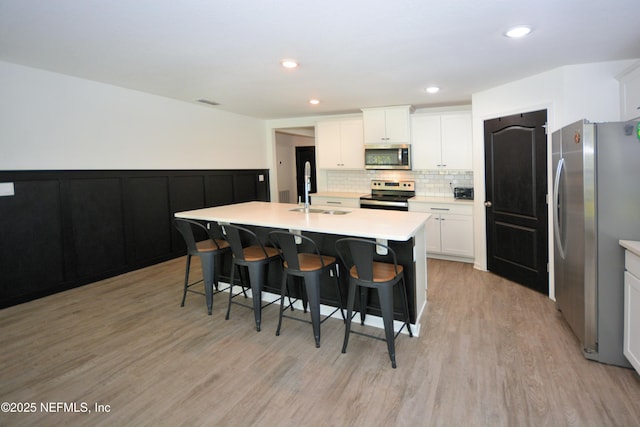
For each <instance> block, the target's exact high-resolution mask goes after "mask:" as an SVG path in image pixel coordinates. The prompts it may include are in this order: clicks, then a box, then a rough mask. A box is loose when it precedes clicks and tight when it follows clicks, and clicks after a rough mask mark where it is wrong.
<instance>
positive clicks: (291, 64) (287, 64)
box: [280, 59, 298, 68]
mask: <svg viewBox="0 0 640 427" xmlns="http://www.w3.org/2000/svg"><path fill="white" fill-rule="evenodd" d="M280 64H282V66H283V67H284V68H296V67H297V66H298V63H297V62H296V61H295V60H293V59H283V60H282V61H280Z"/></svg>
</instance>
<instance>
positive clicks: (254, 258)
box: [222, 224, 280, 332]
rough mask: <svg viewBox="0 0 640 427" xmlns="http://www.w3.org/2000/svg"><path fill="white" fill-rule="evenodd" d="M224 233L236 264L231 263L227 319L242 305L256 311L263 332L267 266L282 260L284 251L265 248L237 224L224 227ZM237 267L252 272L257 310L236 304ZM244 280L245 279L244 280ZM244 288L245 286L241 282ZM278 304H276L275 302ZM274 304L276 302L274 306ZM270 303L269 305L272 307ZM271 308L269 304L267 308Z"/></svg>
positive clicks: (251, 282) (251, 234)
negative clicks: (235, 307) (235, 280)
mask: <svg viewBox="0 0 640 427" xmlns="http://www.w3.org/2000/svg"><path fill="white" fill-rule="evenodd" d="M222 229H223V232H224V234H225V237H226V239H227V241H228V242H229V244H230V245H231V251H232V252H233V261H232V263H231V280H230V284H229V286H230V288H229V305H228V307H227V315H226V317H225V318H226V319H227V320H228V319H229V313H230V311H231V304H237V305H241V306H243V307H247V308H253V315H254V317H255V321H256V329H257V330H258V332H260V323H261V321H262V308H263V306H262V289H263V287H264V282H265V278H266V275H265V270H266V267H267V265H268V264H269V263H270V262H271V261H274V260H276V259H279V257H280V251H279V250H278V249H277V248H273V247H270V246H264V245H263V244H262V242H260V239H258V236H257V235H256V234H255V233H254V232H253V231H251V230H249V229H247V228H244V227H240V226H237V225H233V224H224V225H222ZM237 266H244V267H246V268H247V270H249V283H250V286H251V295H252V298H253V307H251V306H248V305H245V304H242V303H240V302H236V301H233V298H234V297H236V296H238V295H239V294H240V293H238V294H235V295H234V293H233V286H234V278H235V270H236V267H237ZM241 278H242V277H241ZM240 285H241V286H242V287H243V289H244V287H245V284H244V283H242V280H240ZM274 302H275V301H274ZM272 303H273V302H272ZM272 303H269V304H272ZM269 304H266V305H265V307H266V306H267V305H269Z"/></svg>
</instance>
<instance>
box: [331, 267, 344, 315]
mask: <svg viewBox="0 0 640 427" xmlns="http://www.w3.org/2000/svg"><path fill="white" fill-rule="evenodd" d="M333 278H334V279H335V280H334V282H335V284H336V292H337V294H338V305H339V306H340V314H341V315H342V320H343V321H345V320H346V317H344V304H342V293H341V292H340V280H339V279H338V264H335V269H334V272H333Z"/></svg>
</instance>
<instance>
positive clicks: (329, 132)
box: [316, 120, 341, 169]
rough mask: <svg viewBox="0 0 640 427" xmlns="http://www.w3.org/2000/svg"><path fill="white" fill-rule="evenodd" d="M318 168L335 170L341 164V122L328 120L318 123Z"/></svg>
mask: <svg viewBox="0 0 640 427" xmlns="http://www.w3.org/2000/svg"><path fill="white" fill-rule="evenodd" d="M316 136H317V138H316V145H317V150H318V168H320V169H335V168H337V167H339V165H340V164H341V144H340V122H339V121H337V120H328V121H323V122H318V123H316Z"/></svg>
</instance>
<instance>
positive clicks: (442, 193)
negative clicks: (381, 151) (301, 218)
mask: <svg viewBox="0 0 640 427" xmlns="http://www.w3.org/2000/svg"><path fill="white" fill-rule="evenodd" d="M374 179H384V180H409V181H415V182H416V195H417V196H428V197H452V196H453V188H454V187H473V171H461V170H448V171H439V170H413V171H381V170H333V169H332V170H327V191H343V192H356V193H360V192H361V193H368V192H370V191H371V187H370V186H371V180H374Z"/></svg>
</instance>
